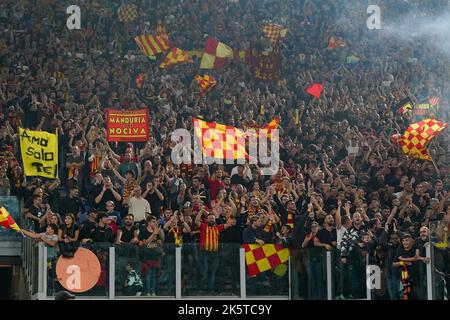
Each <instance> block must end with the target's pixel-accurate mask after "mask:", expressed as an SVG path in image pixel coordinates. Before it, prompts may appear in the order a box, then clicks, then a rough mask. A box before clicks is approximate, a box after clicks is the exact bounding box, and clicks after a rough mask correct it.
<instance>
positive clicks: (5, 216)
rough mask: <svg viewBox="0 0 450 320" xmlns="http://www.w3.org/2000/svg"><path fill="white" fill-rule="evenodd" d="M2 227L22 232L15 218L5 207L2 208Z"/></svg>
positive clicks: (0, 217)
mask: <svg viewBox="0 0 450 320" xmlns="http://www.w3.org/2000/svg"><path fill="white" fill-rule="evenodd" d="M0 226H2V227H4V228H6V229H12V230H16V231H20V228H19V226H18V225H17V223H16V222H15V221H14V219H13V217H12V216H11V215H10V214H9V212H8V210H6V209H5V208H4V207H1V208H0Z"/></svg>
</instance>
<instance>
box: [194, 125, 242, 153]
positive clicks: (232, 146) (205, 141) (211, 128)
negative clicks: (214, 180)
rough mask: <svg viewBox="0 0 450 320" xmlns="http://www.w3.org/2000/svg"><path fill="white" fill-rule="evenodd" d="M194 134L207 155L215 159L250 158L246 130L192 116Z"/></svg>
mask: <svg viewBox="0 0 450 320" xmlns="http://www.w3.org/2000/svg"><path fill="white" fill-rule="evenodd" d="M192 121H193V124H194V135H195V137H196V138H197V139H198V141H199V143H200V145H201V146H202V152H203V155H204V156H205V157H210V158H215V159H248V154H247V152H246V151H245V132H244V131H243V130H241V129H238V128H235V127H233V126H227V125H224V124H221V123H217V122H206V121H203V120H200V119H196V118H192Z"/></svg>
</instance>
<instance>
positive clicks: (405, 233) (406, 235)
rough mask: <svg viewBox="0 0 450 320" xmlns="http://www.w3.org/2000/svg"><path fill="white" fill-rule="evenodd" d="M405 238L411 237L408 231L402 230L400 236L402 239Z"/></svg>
mask: <svg viewBox="0 0 450 320" xmlns="http://www.w3.org/2000/svg"><path fill="white" fill-rule="evenodd" d="M406 238H412V236H411V234H410V233H408V232H404V233H403V234H402V236H401V239H402V240H403V239H406Z"/></svg>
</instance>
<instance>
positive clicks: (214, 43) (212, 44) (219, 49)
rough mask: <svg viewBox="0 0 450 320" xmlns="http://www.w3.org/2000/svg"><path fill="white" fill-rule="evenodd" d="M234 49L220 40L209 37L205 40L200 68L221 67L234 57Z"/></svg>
mask: <svg viewBox="0 0 450 320" xmlns="http://www.w3.org/2000/svg"><path fill="white" fill-rule="evenodd" d="M233 56H234V54H233V49H231V48H230V47H229V46H227V45H226V44H224V43H222V42H220V41H219V40H217V39H215V38H212V37H208V38H207V39H206V41H205V48H204V50H203V55H202V60H201V62H200V69H219V68H222V67H223V66H225V65H226V64H227V63H228V61H229V60H230V59H233Z"/></svg>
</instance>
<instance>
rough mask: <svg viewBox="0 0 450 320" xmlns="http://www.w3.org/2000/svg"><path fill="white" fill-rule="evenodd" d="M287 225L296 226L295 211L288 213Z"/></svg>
mask: <svg viewBox="0 0 450 320" xmlns="http://www.w3.org/2000/svg"><path fill="white" fill-rule="evenodd" d="M286 225H287V226H290V227H291V228H294V213H293V212H288V213H287V219H286Z"/></svg>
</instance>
